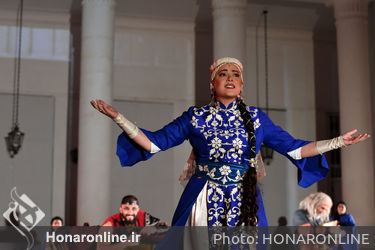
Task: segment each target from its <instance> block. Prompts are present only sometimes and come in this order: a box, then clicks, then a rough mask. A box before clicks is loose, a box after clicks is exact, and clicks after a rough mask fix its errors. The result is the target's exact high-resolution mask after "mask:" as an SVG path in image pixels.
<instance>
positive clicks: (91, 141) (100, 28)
mask: <svg viewBox="0 0 375 250" xmlns="http://www.w3.org/2000/svg"><path fill="white" fill-rule="evenodd" d="M82 5H83V14H82V54H81V86H80V110H79V117H80V118H79V143H78V145H79V147H78V152H79V155H78V190H77V192H78V193H77V225H80V226H81V225H82V224H83V223H84V222H86V221H87V222H89V223H90V224H91V225H97V224H101V223H102V222H103V220H104V219H105V218H106V217H108V216H109V215H110V214H111V210H110V200H109V198H110V197H111V196H110V177H111V176H110V167H111V158H112V155H113V154H114V152H113V151H112V148H113V145H112V144H113V143H114V142H113V141H111V120H110V119H108V118H107V117H104V116H103V115H101V114H100V113H98V112H97V111H96V110H94V109H93V108H92V107H91V105H90V100H92V99H103V100H104V101H106V102H108V103H111V101H112V67H113V43H114V17H115V14H114V5H115V0H83V1H82Z"/></svg>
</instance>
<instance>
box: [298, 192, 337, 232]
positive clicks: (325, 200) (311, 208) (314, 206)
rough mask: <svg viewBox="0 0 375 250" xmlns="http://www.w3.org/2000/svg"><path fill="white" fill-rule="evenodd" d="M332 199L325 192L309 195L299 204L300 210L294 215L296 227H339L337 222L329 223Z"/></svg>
mask: <svg viewBox="0 0 375 250" xmlns="http://www.w3.org/2000/svg"><path fill="white" fill-rule="evenodd" d="M331 208H332V199H331V197H329V196H328V195H327V194H325V193H323V192H318V193H313V194H310V195H308V196H307V197H306V198H305V199H303V200H302V201H301V202H300V203H299V209H298V210H297V211H296V212H295V213H294V215H293V225H294V226H337V222H336V221H332V222H329V213H330V211H331Z"/></svg>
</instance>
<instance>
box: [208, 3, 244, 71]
mask: <svg viewBox="0 0 375 250" xmlns="http://www.w3.org/2000/svg"><path fill="white" fill-rule="evenodd" d="M246 12H247V0H212V15H213V47H214V50H213V55H214V60H215V59H218V58H221V57H226V56H229V57H235V58H237V59H238V60H240V61H241V62H242V63H243V64H244V66H245V65H246Z"/></svg>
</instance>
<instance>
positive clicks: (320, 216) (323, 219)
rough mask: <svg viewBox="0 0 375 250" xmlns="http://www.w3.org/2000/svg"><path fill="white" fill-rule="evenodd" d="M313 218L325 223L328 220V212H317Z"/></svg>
mask: <svg viewBox="0 0 375 250" xmlns="http://www.w3.org/2000/svg"><path fill="white" fill-rule="evenodd" d="M314 219H315V220H316V221H319V222H320V223H326V222H328V221H329V213H327V212H323V213H320V214H317V215H316V216H315V218H314Z"/></svg>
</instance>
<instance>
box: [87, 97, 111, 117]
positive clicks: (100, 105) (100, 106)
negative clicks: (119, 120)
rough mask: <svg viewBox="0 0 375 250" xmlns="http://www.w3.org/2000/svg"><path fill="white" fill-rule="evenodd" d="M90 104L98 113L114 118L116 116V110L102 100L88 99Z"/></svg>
mask: <svg viewBox="0 0 375 250" xmlns="http://www.w3.org/2000/svg"><path fill="white" fill-rule="evenodd" d="M90 103H91V105H92V106H93V107H94V108H95V109H96V110H98V111H99V112H100V113H102V114H104V115H106V116H108V117H109V118H111V119H114V118H116V117H117V116H118V112H117V110H116V109H115V108H113V107H112V106H111V105H108V104H107V103H105V102H104V101H103V100H95V101H94V100H92V101H90Z"/></svg>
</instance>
